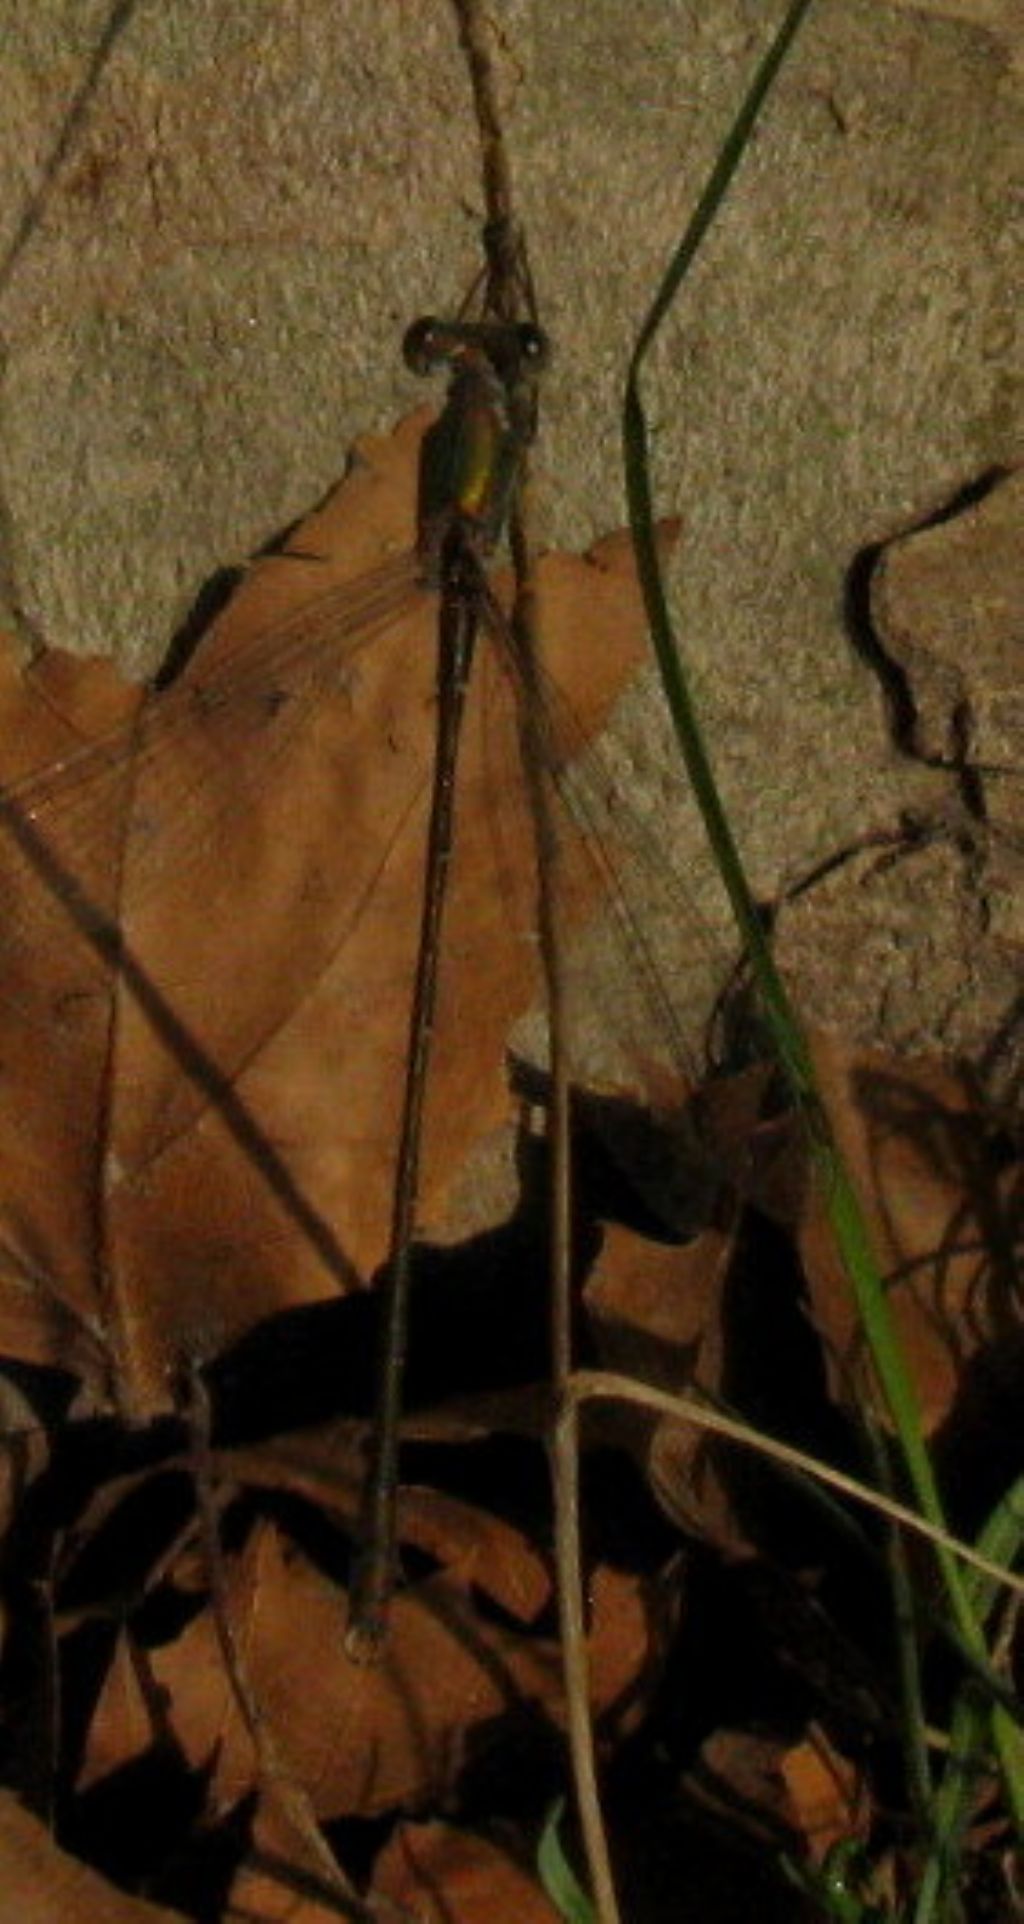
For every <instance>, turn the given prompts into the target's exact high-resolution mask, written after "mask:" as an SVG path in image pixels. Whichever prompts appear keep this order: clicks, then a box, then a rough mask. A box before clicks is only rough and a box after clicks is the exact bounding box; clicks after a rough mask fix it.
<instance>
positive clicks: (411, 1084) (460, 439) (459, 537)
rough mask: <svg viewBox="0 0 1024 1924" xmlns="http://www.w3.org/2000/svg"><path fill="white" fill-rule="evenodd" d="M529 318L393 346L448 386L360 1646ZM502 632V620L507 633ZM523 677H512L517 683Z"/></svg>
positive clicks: (375, 1624) (381, 1556)
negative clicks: (445, 934) (473, 727)
mask: <svg viewBox="0 0 1024 1924" xmlns="http://www.w3.org/2000/svg"><path fill="white" fill-rule="evenodd" d="M546 352H547V343H546V341H545V337H544V335H543V334H542V333H541V331H540V329H539V328H537V327H535V326H534V325H532V324H531V323H522V324H512V323H510V324H505V323H499V322H490V321H483V322H460V321H456V322H444V321H437V320H432V319H425V320H421V321H417V322H416V323H415V324H414V325H413V326H412V327H411V328H410V329H409V332H408V333H407V335H406V337H405V358H406V360H407V362H408V364H409V366H410V367H412V368H413V369H414V370H415V371H416V372H417V373H423V374H428V373H433V372H435V371H437V370H441V369H444V370H446V371H447V376H448V395H447V399H446V401H445V405H444V408H443V410H442V412H441V415H440V416H439V418H438V420H437V422H436V424H435V425H434V427H433V428H431V429H430V430H429V432H428V434H427V436H426V439H425V441H424V444H423V457H422V463H421V470H420V496H419V507H418V524H419V539H418V544H417V546H418V553H419V556H420V560H421V564H422V568H423V573H424V577H425V579H426V580H427V581H429V582H430V583H432V584H436V586H437V588H438V590H439V596H440V599H439V612H438V671H437V686H438V702H437V749H436V758H435V763H434V775H433V788H432V798H431V811H430V824H429V828H428V833H427V855H426V869H425V875H424V885H423V908H422V919H421V924H420V938H419V951H418V959H417V965H416V980H415V987H414V992H413V1002H412V1010H411V1014H410V1021H409V1045H408V1056H407V1064H406V1080H405V1093H404V1098H403V1105H402V1122H401V1134H400V1141H399V1151H398V1163H397V1169H396V1175H395V1190H394V1208H393V1214H392V1221H391V1236H390V1246H389V1252H388V1260H387V1267H386V1271H385V1285H384V1287H385V1292H386V1294H385V1306H384V1317H383V1336H382V1340H381V1344H380V1360H379V1367H378V1388H377V1407H376V1421H375V1425H374V1432H373V1442H372V1448H371V1458H370V1467H369V1472H368V1476H367V1484H366V1496H365V1505H364V1518H363V1530H364V1548H363V1553H362V1560H361V1563H360V1566H359V1569H358V1572H357V1578H356V1583H355V1587H354V1594H353V1614H352V1623H353V1631H352V1636H351V1638H350V1643H351V1646H352V1648H353V1649H354V1650H356V1651H360V1650H362V1649H367V1650H369V1649H372V1648H373V1647H374V1645H375V1644H376V1643H378V1642H379V1640H380V1638H381V1636H382V1634H383V1630H384V1625H385V1616H386V1609H387V1602H388V1599H389V1597H390V1593H391V1590H392V1587H393V1584H394V1563H395V1494H396V1485H397V1478H398V1429H399V1422H400V1418H401V1409H402V1379H403V1372H404V1364H405V1351H406V1341H407V1329H408V1302H409V1286H410V1263H411V1250H412V1239H413V1233H414V1228H415V1213H416V1199H417V1192H418V1178H419V1163H420V1145H421V1140H422V1130H423V1105H424V1097H425V1093H426V1086H427V1075H428V1071H429V1066H430V1045H431V1036H432V1032H433V1026H434V1012H435V1008H436V1003H437V983H438V966H439V960H440V954H441V938H442V928H443V919H444V902H445V882H446V876H447V870H448V866H449V862H450V859H451V851H452V841H453V835H454V831H455V785H456V770H457V763H458V748H459V736H460V732H461V726H462V716H463V710H464V703H465V694H466V688H467V685H468V682H469V676H470V673H471V669H472V663H473V654H474V649H475V646H476V640H477V635H478V632H479V629H480V627H481V626H482V625H487V624H488V622H490V623H491V624H492V625H494V617H495V610H494V603H493V600H492V597H491V595H490V591H489V589H488V585H487V577H486V572H485V570H486V563H487V559H488V557H489V556H490V554H491V553H492V551H493V549H494V547H495V544H496V543H497V541H498V539H499V537H500V535H501V532H502V529H503V526H504V523H505V518H506V515H507V512H508V506H509V501H510V498H511V495H512V491H513V489H514V487H515V484H516V475H517V471H518V465H519V458H520V455H521V452H522V446H523V432H524V430H523V425H522V424H523V421H524V419H526V418H527V414H528V411H529V412H530V413H532V409H531V408H530V399H529V397H530V396H531V395H532V389H533V386H534V383H535V381H536V378H537V375H538V373H539V371H540V369H541V367H542V366H543V363H544V360H545V358H546ZM506 632H507V631H506ZM519 685H522V684H519Z"/></svg>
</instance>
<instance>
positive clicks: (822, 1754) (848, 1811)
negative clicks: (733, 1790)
mask: <svg viewBox="0 0 1024 1924" xmlns="http://www.w3.org/2000/svg"><path fill="white" fill-rule="evenodd" d="M780 1769H781V1771H782V1775H783V1778H784V1780H785V1784H786V1790H787V1793H788V1796H789V1803H790V1808H791V1810H792V1813H793V1819H794V1822H795V1823H796V1826H797V1829H798V1830H799V1832H800V1835H801V1836H802V1837H803V1839H804V1842H805V1843H806V1845H807V1850H808V1853H809V1855H810V1857H811V1859H812V1860H813V1862H814V1863H815V1864H821V1863H823V1862H824V1860H825V1858H826V1857H827V1856H828V1853H829V1851H830V1850H831V1849H832V1847H833V1845H834V1844H841V1843H843V1842H844V1841H845V1840H848V1839H852V1838H856V1837H861V1838H863V1837H864V1836H865V1835H866V1832H867V1824H868V1817H869V1809H868V1804H867V1799H866V1797H865V1795H864V1782H863V1777H862V1775H861V1773H860V1771H858V1769H857V1768H856V1766H855V1765H854V1764H851V1763H850V1762H849V1760H848V1759H847V1758H846V1757H844V1756H842V1754H841V1753H840V1752H839V1751H838V1750H836V1748H835V1745H834V1744H832V1743H830V1741H829V1739H828V1737H827V1736H826V1735H825V1732H824V1731H823V1730H822V1729H821V1728H820V1727H819V1726H818V1725H817V1724H815V1725H812V1727H811V1729H810V1731H809V1732H808V1734H807V1736H806V1737H805V1738H804V1740H803V1742H802V1743H800V1744H796V1745H795V1746H794V1748H793V1749H792V1750H787V1751H786V1752H785V1753H784V1755H783V1756H782V1758H781V1759H780Z"/></svg>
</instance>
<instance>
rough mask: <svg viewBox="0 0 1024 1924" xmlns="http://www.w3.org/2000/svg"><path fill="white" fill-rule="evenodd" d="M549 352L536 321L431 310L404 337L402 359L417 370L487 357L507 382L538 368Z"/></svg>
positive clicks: (432, 371)
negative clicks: (443, 315) (460, 316)
mask: <svg viewBox="0 0 1024 1924" xmlns="http://www.w3.org/2000/svg"><path fill="white" fill-rule="evenodd" d="M548 354H549V342H548V337H547V335H546V334H545V333H544V330H543V328H540V327H538V326H537V325H536V323H535V322H533V321H520V322H505V321H441V320H438V319H437V317H436V315H433V314H428V315H425V316H424V317H423V319H422V320H418V321H414V322H413V324H412V326H411V327H410V328H409V329H408V331H407V333H406V336H405V339H404V341H403V342H402V356H403V359H404V361H405V364H406V367H408V368H411V370H412V372H413V373H414V374H435V373H437V372H438V371H439V370H440V369H441V368H443V367H445V366H448V367H453V366H455V365H456V364H473V363H474V362H475V363H476V364H478V365H480V364H481V363H482V362H486V363H487V364H488V365H489V366H490V368H491V369H492V371H493V372H494V374H496V375H497V377H498V379H499V380H501V381H503V382H505V383H506V384H509V385H511V384H512V383H514V382H515V381H516V380H518V379H519V378H520V377H521V376H522V375H523V374H524V373H531V374H536V373H539V372H540V370H541V368H542V367H544V365H545V363H546V362H547V359H548Z"/></svg>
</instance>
